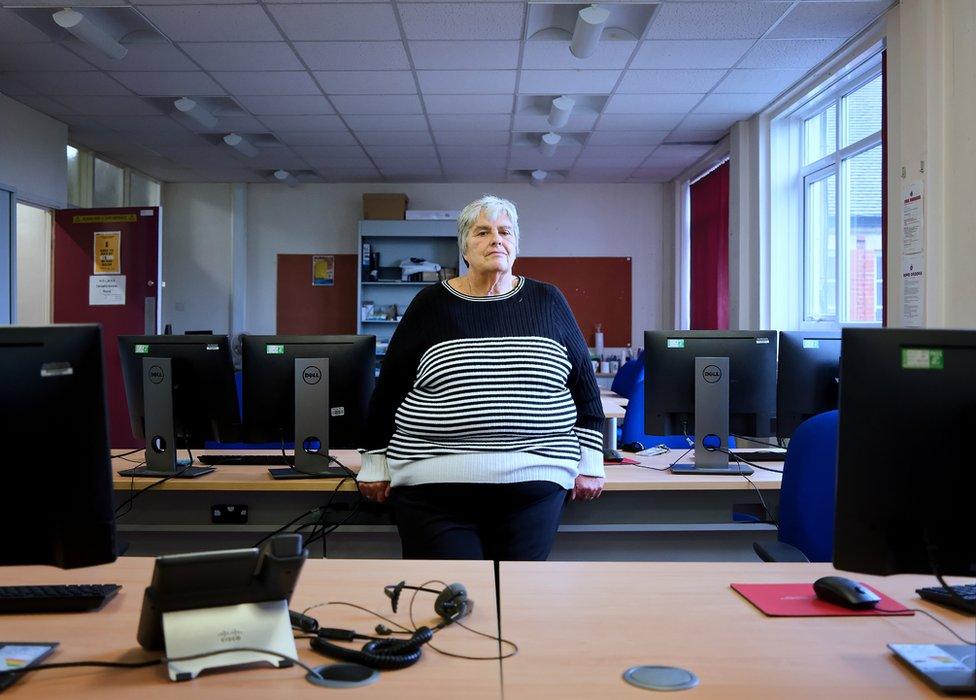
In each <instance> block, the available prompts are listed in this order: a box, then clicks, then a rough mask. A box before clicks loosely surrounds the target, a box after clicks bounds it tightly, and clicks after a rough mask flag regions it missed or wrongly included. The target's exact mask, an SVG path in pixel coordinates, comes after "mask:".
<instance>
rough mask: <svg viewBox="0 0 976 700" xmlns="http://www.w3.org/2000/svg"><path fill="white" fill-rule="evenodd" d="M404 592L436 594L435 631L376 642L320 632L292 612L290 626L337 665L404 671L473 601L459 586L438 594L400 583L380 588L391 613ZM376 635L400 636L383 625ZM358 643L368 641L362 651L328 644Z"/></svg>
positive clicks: (311, 621)
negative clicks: (356, 665)
mask: <svg viewBox="0 0 976 700" xmlns="http://www.w3.org/2000/svg"><path fill="white" fill-rule="evenodd" d="M404 590H413V591H423V592H426V593H435V594H437V600H435V601H434V612H435V613H437V615H438V617H440V618H441V621H440V622H439V623H438V624H437V625H435V626H434V627H427V626H421V627H418V628H417V629H416V630H414V631H413V632H411V633H410V637H409V638H407V639H377V638H376V637H373V636H370V635H363V634H359V633H357V632H354V631H353V630H342V629H334V628H320V627H319V625H318V621H317V620H315V619H314V618H312V617H309V616H307V615H303V614H300V613H294V612H293V613H291V620H292V625H293V626H295V627H298V628H300V629H301V630H302V631H303V632H306V633H309V634H314V635H315V637H314V638H313V639H312V642H311V646H312V649H314V650H315V651H317V652H319V653H320V654H323V655H324V656H328V657H330V658H333V659H338V660H339V661H347V662H351V663H357V664H362V665H363V666H368V667H370V668H375V669H378V670H381V671H388V670H396V669H401V668H407V667H409V666H413V665H414V664H415V663H417V662H418V661H419V660H420V656H421V647H422V646H423V645H425V644H427V643H428V642H430V640H431V639H433V637H434V633H435V632H438V631H440V630H442V629H444V628H445V627H447V626H448V625H450V624H452V623H454V622H457V621H458V620H460V619H462V618H464V617H466V616H468V615H470V614H471V611H472V610H473V609H474V601H473V600H471V599H470V598H468V591H467V589H466V588H465V587H464V585H463V584H460V583H452V584H450V585H448V586H446V587H445V588H444V589H443V590H440V591H439V590H437V589H434V588H426V587H424V586H408V585H406V582H405V581H400V582H399V583H395V584H391V585H389V586H384V587H383V592H384V593H385V594H386V596H387V597H388V598H389V599H390V605H391V607H392V608H393V612H396V611H397V606H398V605H399V603H400V594H401V593H402V592H403V591H404ZM376 633H377V634H379V635H384V636H385V635H390V634H399V633H398V632H395V631H393V630H391V629H390V628H388V627H386V626H385V625H377V626H376ZM357 639H368V640H369V641H368V642H366V644H364V645H363V648H362V649H350V648H349V647H343V646H339V645H338V644H333V643H332V641H331V640H335V641H349V642H351V641H354V640H357Z"/></svg>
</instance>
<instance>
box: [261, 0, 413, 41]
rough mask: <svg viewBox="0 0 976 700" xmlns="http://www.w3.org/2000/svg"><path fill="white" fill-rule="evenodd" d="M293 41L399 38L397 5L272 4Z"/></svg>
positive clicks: (275, 15) (271, 10)
mask: <svg viewBox="0 0 976 700" xmlns="http://www.w3.org/2000/svg"><path fill="white" fill-rule="evenodd" d="M268 11H269V12H271V14H272V16H273V17H274V18H275V20H277V22H278V24H279V25H280V26H281V30H282V31H283V32H284V33H285V35H286V36H287V37H288V38H289V39H291V40H292V41H328V40H339V41H384V40H398V39H399V38H400V29H399V27H397V23H396V17H395V16H394V14H393V6H392V5H390V4H387V3H382V4H362V3H359V4H353V3H349V4H327V5H303V4H298V5H272V6H270V7H269V8H268Z"/></svg>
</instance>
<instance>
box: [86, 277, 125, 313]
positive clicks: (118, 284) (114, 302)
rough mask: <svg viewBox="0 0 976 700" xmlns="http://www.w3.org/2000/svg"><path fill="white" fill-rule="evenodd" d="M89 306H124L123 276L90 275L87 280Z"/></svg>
mask: <svg viewBox="0 0 976 700" xmlns="http://www.w3.org/2000/svg"><path fill="white" fill-rule="evenodd" d="M88 305H89V306H124V305H125V275H92V276H91V277H89V278H88Z"/></svg>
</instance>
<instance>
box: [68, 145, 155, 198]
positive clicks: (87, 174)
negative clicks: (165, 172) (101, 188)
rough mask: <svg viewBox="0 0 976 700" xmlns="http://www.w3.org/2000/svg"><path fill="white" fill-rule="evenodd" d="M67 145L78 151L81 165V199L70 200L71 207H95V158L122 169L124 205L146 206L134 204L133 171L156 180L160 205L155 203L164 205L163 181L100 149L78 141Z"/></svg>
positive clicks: (148, 178)
mask: <svg viewBox="0 0 976 700" xmlns="http://www.w3.org/2000/svg"><path fill="white" fill-rule="evenodd" d="M67 145H68V146H69V147H70V148H73V149H75V150H76V151H78V157H79V160H80V165H81V170H80V182H79V195H80V201H78V202H71V201H69V202H68V206H69V207H73V208H76V209H92V208H94V207H93V206H92V200H93V198H94V191H95V159H96V158H97V159H98V160H101V161H104V162H106V163H108V164H110V165H114V166H115V167H116V168H121V169H122V204H121V206H122V207H131V206H145V205H141V204H137V205H133V204H132V174H133V173H136V174H138V175H139V177H142V178H145V179H146V180H149V181H150V182H154V183H156V184H157V185H158V186H159V188H160V202H159V204H158V205H154V206H162V186H163V183H162V181H160V180H157V179H156V178H154V177H151V176H149V175H147V174H146V173H144V172H143V171H141V170H137V169H136V168H131V167H129V166H128V165H125V164H124V163H121V162H119V161H117V160H115V159H114V158H110V157H108V156H106V155H104V154H103V153H99V152H98V151H92V150H91V149H89V148H85V147H84V146H81V145H79V144H77V143H71V142H70V141H69V142H68V144H67Z"/></svg>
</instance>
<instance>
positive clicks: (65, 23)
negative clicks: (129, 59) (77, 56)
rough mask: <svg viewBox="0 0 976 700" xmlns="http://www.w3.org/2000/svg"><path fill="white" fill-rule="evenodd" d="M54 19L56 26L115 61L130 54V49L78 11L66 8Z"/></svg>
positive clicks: (58, 12) (55, 15)
mask: <svg viewBox="0 0 976 700" xmlns="http://www.w3.org/2000/svg"><path fill="white" fill-rule="evenodd" d="M53 17H54V22H55V24H57V25H58V26H59V27H61V28H62V29H66V30H68V31H69V32H71V33H72V34H74V35H75V36H76V37H78V38H79V39H80V40H81V41H83V42H84V43H86V44H88V45H89V46H91V47H92V48H93V49H97V50H98V51H101V52H102V53H103V54H105V55H106V56H108V57H109V58H111V59H113V60H116V61H118V60H120V59H122V58H125V55H126V54H127V53H128V49H126V48H125V47H124V46H122V44H120V43H119V42H117V41H116V40H115V38H114V37H112V36H111V35H110V34H109V33H108V32H106V31H105V30H104V29H102V28H101V27H99V26H98V25H97V24H95V23H94V22H92V21H91V20H90V19H88V18H87V17H85V15H83V14H81V13H80V12H78V11H77V10H72V9H71V8H70V7H66V8H65V9H63V10H59V11H57V12H55V13H54V15H53Z"/></svg>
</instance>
